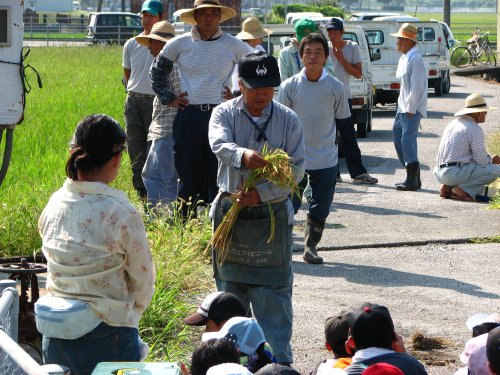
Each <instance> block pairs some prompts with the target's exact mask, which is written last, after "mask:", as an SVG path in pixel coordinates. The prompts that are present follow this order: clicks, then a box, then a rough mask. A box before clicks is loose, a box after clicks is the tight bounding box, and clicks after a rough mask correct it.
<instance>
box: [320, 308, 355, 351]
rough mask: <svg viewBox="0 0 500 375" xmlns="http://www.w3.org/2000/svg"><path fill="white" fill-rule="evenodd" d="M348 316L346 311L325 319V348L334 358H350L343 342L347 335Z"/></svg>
mask: <svg viewBox="0 0 500 375" xmlns="http://www.w3.org/2000/svg"><path fill="white" fill-rule="evenodd" d="M349 315H350V313H349V312H347V311H341V312H340V314H338V315H335V316H332V317H330V318H328V319H326V322H325V340H326V343H325V346H326V348H327V349H328V350H329V351H331V352H333V355H334V356H335V357H337V358H338V357H350V355H349V354H348V353H347V352H346V348H345V342H346V341H347V337H348V335H349Z"/></svg>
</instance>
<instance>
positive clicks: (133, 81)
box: [122, 38, 155, 95]
mask: <svg viewBox="0 0 500 375" xmlns="http://www.w3.org/2000/svg"><path fill="white" fill-rule="evenodd" d="M153 60H154V57H153V55H151V52H149V49H148V48H147V47H145V46H143V45H141V44H139V43H137V41H136V40H135V39H134V38H131V39H129V40H127V42H126V43H125V45H124V46H123V62H122V67H123V68H125V69H130V78H129V80H128V83H127V92H136V93H139V94H148V95H155V92H154V91H153V88H152V87H151V81H150V80H149V68H150V67H151V64H152V63H153Z"/></svg>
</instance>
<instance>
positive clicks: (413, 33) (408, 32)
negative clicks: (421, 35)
mask: <svg viewBox="0 0 500 375" xmlns="http://www.w3.org/2000/svg"><path fill="white" fill-rule="evenodd" d="M417 33H418V29H417V28H416V27H415V26H413V25H412V24H410V23H403V24H402V25H401V27H400V28H399V31H398V32H397V33H393V34H391V35H392V36H395V37H396V38H406V39H410V40H413V41H414V42H415V43H417Z"/></svg>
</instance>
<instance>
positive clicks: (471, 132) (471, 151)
mask: <svg viewBox="0 0 500 375" xmlns="http://www.w3.org/2000/svg"><path fill="white" fill-rule="evenodd" d="M492 109H493V108H492V107H488V106H486V101H485V100H484V98H483V97H482V96H481V95H480V94H476V93H474V94H471V95H469V96H468V97H467V98H466V99H465V108H464V109H461V110H460V111H458V112H457V113H455V117H456V118H455V119H454V120H453V121H452V122H450V123H449V124H448V125H447V126H446V128H445V129H444V131H443V136H442V137H441V143H440V145H439V151H438V155H437V165H436V167H435V168H434V175H435V176H436V178H437V180H438V181H439V182H440V183H441V184H442V185H441V187H440V189H439V190H440V196H441V197H443V198H452V199H456V200H461V201H475V200H476V199H475V197H476V196H477V195H480V194H481V193H482V191H483V190H484V185H489V184H491V183H492V182H493V181H495V180H496V179H497V178H498V177H500V165H499V164H500V156H498V155H493V156H491V157H490V156H489V155H488V153H487V152H486V147H485V144H484V133H483V129H482V128H481V126H480V125H479V124H482V123H484V122H485V120H486V113H487V111H489V110H492Z"/></svg>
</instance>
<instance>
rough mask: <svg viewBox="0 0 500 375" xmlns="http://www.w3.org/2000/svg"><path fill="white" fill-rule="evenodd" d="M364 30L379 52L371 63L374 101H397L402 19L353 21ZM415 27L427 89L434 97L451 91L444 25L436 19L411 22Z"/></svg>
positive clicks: (387, 102)
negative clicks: (433, 93) (378, 56)
mask: <svg viewBox="0 0 500 375" xmlns="http://www.w3.org/2000/svg"><path fill="white" fill-rule="evenodd" d="M355 23H356V24H358V25H361V26H362V27H363V29H364V30H365V33H366V35H367V37H368V40H369V42H370V45H371V48H372V50H375V51H377V52H380V55H381V59H380V60H378V61H376V62H374V63H373V72H374V74H373V76H374V79H373V83H374V86H375V103H380V104H382V105H384V104H390V103H396V102H397V98H398V96H399V89H400V81H399V79H397V78H396V70H397V65H398V61H399V57H400V54H399V52H398V51H397V48H396V38H394V37H392V36H391V35H390V34H393V33H396V32H397V31H398V30H399V27H400V26H401V24H402V23H401V22H395V21H363V22H355ZM412 24H414V25H415V26H417V27H418V35H417V40H418V44H417V48H418V50H419V51H420V53H421V54H422V57H423V59H424V64H425V66H426V70H427V78H428V80H429V88H430V89H434V92H435V95H436V96H441V95H442V94H443V93H444V94H447V93H448V92H449V91H450V64H449V61H450V53H449V50H448V48H449V44H448V42H447V39H446V36H445V33H444V31H443V28H442V26H441V24H440V23H439V22H432V21H426V22H420V21H417V22H415V21H414V22H412Z"/></svg>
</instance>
